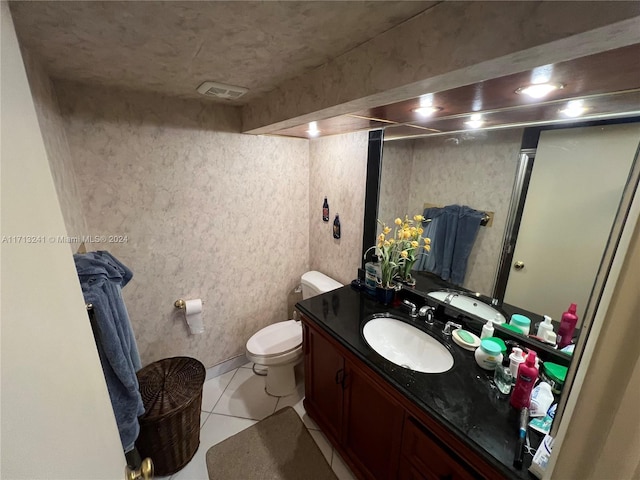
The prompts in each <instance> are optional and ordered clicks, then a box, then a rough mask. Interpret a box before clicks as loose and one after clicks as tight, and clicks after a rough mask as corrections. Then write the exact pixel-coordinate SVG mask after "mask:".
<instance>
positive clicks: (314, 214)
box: [301, 132, 369, 284]
mask: <svg viewBox="0 0 640 480" xmlns="http://www.w3.org/2000/svg"><path fill="white" fill-rule="evenodd" d="M368 139H369V135H368V133H367V132H355V133H349V134H345V135H334V136H330V137H324V138H319V139H316V140H311V141H310V145H309V266H310V268H311V269H312V270H319V271H321V272H322V273H324V274H326V275H329V276H330V277H332V278H335V279H336V280H337V281H338V282H340V283H344V284H348V283H349V282H351V280H353V279H354V278H356V277H357V273H358V268H359V267H360V265H361V264H362V262H361V257H360V255H361V253H362V233H363V219H364V196H365V183H366V182H365V179H366V175H367V146H368ZM325 196H326V197H327V199H328V201H329V209H330V217H331V218H330V219H329V223H325V222H323V221H322V202H323V200H324V197H325ZM336 213H338V214H340V225H341V234H342V235H341V238H340V239H339V240H335V239H334V238H333V234H332V232H333V230H332V229H333V220H334V218H335V215H336ZM301 228H303V224H302V223H301Z"/></svg>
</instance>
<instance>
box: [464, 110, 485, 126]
mask: <svg viewBox="0 0 640 480" xmlns="http://www.w3.org/2000/svg"><path fill="white" fill-rule="evenodd" d="M464 124H465V125H466V126H468V127H469V128H480V127H481V126H482V125H484V120H482V114H480V113H474V114H472V115H471V117H469V120H468V121H467V122H464Z"/></svg>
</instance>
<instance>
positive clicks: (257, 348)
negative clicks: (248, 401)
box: [246, 271, 342, 397]
mask: <svg viewBox="0 0 640 480" xmlns="http://www.w3.org/2000/svg"><path fill="white" fill-rule="evenodd" d="M301 283H302V298H303V299H307V298H310V297H313V296H315V295H320V294H321V293H325V292H329V291H331V290H335V289H336V288H340V287H342V284H341V283H339V282H336V281H335V280H334V279H333V278H330V277H327V276H326V275H325V274H323V273H320V272H316V271H311V272H307V273H305V274H304V275H302V282H301ZM246 353H247V358H248V359H249V361H250V362H253V363H255V364H256V365H261V366H264V367H267V375H266V390H267V393H268V394H269V395H273V396H275V397H283V396H285V395H290V394H291V393H293V392H294V390H295V389H296V378H295V372H294V367H295V366H296V365H297V364H298V363H300V361H301V360H302V325H301V323H300V321H297V320H286V321H283V322H277V323H274V324H271V325H268V326H266V327H264V328H263V329H261V330H259V331H258V332H256V333H254V334H253V336H252V337H251V338H250V339H249V340H248V341H247V345H246ZM254 371H255V369H254Z"/></svg>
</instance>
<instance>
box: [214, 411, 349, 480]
mask: <svg viewBox="0 0 640 480" xmlns="http://www.w3.org/2000/svg"><path fill="white" fill-rule="evenodd" d="M206 458H207V471H208V472H209V480H300V479H301V478H304V479H305V480H337V477H336V476H335V474H334V473H333V471H332V470H331V467H330V466H329V464H328V463H327V461H326V460H325V458H324V456H323V455H322V452H321V451H320V449H319V448H318V446H317V445H316V442H315V441H314V440H313V437H311V434H310V433H309V432H308V431H307V428H306V427H305V426H304V423H302V420H300V417H298V414H297V413H296V411H295V410H294V409H293V408H291V407H286V408H283V409H282V410H278V411H277V412H276V413H274V414H273V415H270V416H268V417H267V418H265V419H264V420H261V421H259V422H258V423H256V424H255V425H252V426H251V427H249V428H247V429H246V430H243V431H242V432H240V433H237V434H235V435H234V436H233V437H229V438H227V439H226V440H224V441H222V442H220V443H218V444H217V445H214V446H213V447H211V448H210V449H209V450H208V451H207V456H206Z"/></svg>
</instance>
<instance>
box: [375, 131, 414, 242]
mask: <svg viewBox="0 0 640 480" xmlns="http://www.w3.org/2000/svg"><path fill="white" fill-rule="evenodd" d="M413 145H414V142H411V141H395V142H385V143H384V144H383V146H382V173H381V174H380V178H381V179H382V181H381V182H380V202H379V204H378V218H379V219H380V221H382V222H384V223H386V224H387V225H389V226H393V221H394V220H395V219H396V218H397V217H402V218H404V216H405V215H409V216H413V215H415V214H416V213H422V211H421V210H418V211H415V212H414V211H409V189H410V188H411V167H412V165H413ZM380 231H382V229H381V227H380V225H378V233H380Z"/></svg>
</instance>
